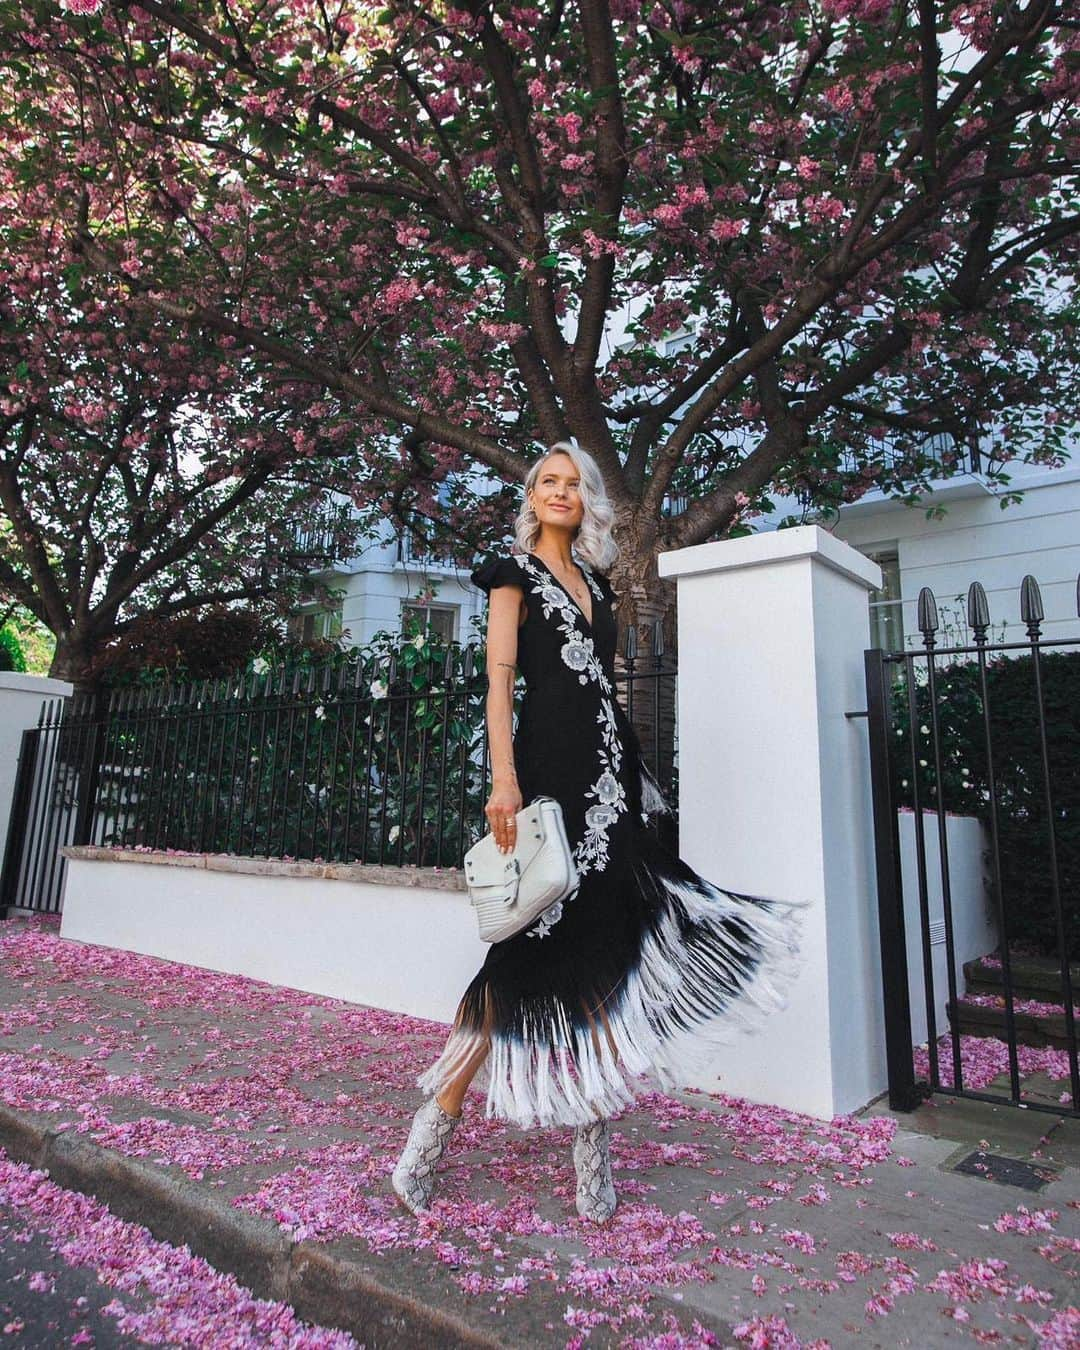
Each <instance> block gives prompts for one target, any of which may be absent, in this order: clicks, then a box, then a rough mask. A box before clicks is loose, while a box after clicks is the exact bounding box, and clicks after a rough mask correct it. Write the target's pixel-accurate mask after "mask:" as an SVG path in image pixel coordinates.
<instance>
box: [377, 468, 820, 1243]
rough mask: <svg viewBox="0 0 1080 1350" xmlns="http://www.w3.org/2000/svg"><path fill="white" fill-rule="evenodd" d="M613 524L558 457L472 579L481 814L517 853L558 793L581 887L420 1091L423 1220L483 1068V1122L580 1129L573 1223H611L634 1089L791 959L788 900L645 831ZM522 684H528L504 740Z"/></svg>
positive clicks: (491, 973) (656, 802) (406, 1165)
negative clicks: (483, 634) (721, 883)
mask: <svg viewBox="0 0 1080 1350" xmlns="http://www.w3.org/2000/svg"><path fill="white" fill-rule="evenodd" d="M612 517H613V511H612V508H611V505H610V503H609V501H608V499H607V495H606V492H605V490H604V484H603V479H602V478H601V476H600V472H599V470H598V468H597V466H596V463H595V461H594V460H593V458H592V457H591V456H590V455H589V454H587V453H586V452H585V451H583V450H581V449H580V448H578V447H577V446H576V445H567V444H564V443H560V444H558V445H556V446H554V447H552V449H551V450H550V451H549V452H548V453H547V454H546V455H545V456H544V457H543V458H542V459H541V460H540V461H538V462H537V463H536V464H534V465H533V467H532V469H531V470H530V472H529V475H528V477H527V478H526V480H525V503H524V504H523V507H522V510H521V512H520V514H519V517H518V521H517V528H516V542H517V545H518V548H519V550H520V551H519V552H518V553H516V554H513V555H511V556H509V557H505V558H500V559H497V560H495V561H493V562H489V563H486V564H485V565H484V566H482V567H479V568H478V569H477V570H476V571H475V572H474V573H473V577H472V579H473V581H474V582H475V583H476V584H477V585H478V586H480V587H481V588H482V589H483V590H485V591H486V592H488V593H489V595H490V603H489V615H488V632H487V670H488V694H487V709H486V711H487V720H488V733H489V744H490V747H491V763H492V779H493V786H492V791H491V796H490V798H489V799H488V803H487V806H486V808H485V815H486V816H487V820H488V823H489V825H490V827H491V830H492V832H493V833H494V835H495V838H496V842H497V844H498V846H499V848H500V849H501V850H502V851H503V852H510V851H512V850H513V848H514V846H515V824H516V822H515V814H516V813H517V812H518V811H519V810H521V808H522V806H523V805H524V804H525V803H527V802H530V801H531V800H532V799H533V798H534V797H536V796H537V795H538V794H541V793H546V794H548V795H549V796H552V797H554V798H556V799H557V800H558V801H559V803H560V804H561V806H562V809H563V816H564V819H565V822H566V832H567V838H568V840H569V842H570V846H571V849H572V851H573V854H574V859H575V862H576V864H577V870H578V877H579V882H578V886H577V888H576V890H575V891H574V892H573V893H572V894H571V895H570V896H569V897H568V898H567V899H565V900H563V901H561V902H559V903H558V904H556V905H553V906H552V907H551V908H550V909H548V910H547V911H546V912H545V913H544V914H543V915H542V916H541V918H540V920H539V921H538V922H537V923H536V924H534V926H533V927H532V928H530V929H529V930H528V931H526V932H522V933H518V934H516V935H515V936H514V937H512V938H509V939H508V940H506V941H505V942H499V943H496V944H493V945H492V947H491V948H490V949H489V951H488V955H487V959H486V960H485V962H484V965H483V968H482V969H481V970H480V972H479V974H478V975H477V976H476V978H475V979H474V980H473V981H472V983H471V984H470V985H469V987H468V988H467V989H466V991H465V994H464V996H463V997H462V1000H461V1003H460V1005H459V1007H458V1012H457V1017H456V1020H455V1023H454V1027H453V1030H452V1032H451V1034H450V1038H449V1040H448V1041H447V1044H446V1048H445V1049H444V1051H443V1053H442V1054H441V1056H440V1057H439V1059H438V1060H436V1062H435V1063H434V1064H433V1065H432V1066H431V1068H430V1069H428V1070H427V1072H426V1073H425V1074H423V1076H422V1077H421V1078H420V1079H419V1080H418V1081H419V1085H420V1087H422V1088H423V1089H424V1090H425V1091H426V1092H428V1093H430V1094H431V1095H430V1097H429V1098H428V1099H427V1100H426V1101H425V1102H424V1104H423V1105H422V1106H421V1107H420V1109H419V1110H418V1111H417V1113H416V1116H415V1118H414V1120H413V1123H412V1128H411V1130H410V1132H409V1138H408V1142H407V1143H406V1146H405V1151H404V1152H403V1154H402V1156H401V1158H400V1160H399V1162H398V1164H397V1166H396V1168H395V1169H394V1173H393V1187H394V1190H395V1192H396V1194H397V1195H398V1198H399V1199H400V1200H401V1201H402V1203H403V1204H404V1205H405V1206H406V1207H407V1208H408V1209H410V1210H411V1211H412V1212H413V1213H414V1214H415V1213H421V1212H423V1211H424V1210H426V1209H427V1208H428V1206H429V1204H430V1202H431V1198H432V1194H433V1192H434V1172H435V1167H436V1164H437V1163H438V1161H439V1158H440V1157H441V1156H442V1153H443V1150H444V1149H445V1147H446V1144H447V1142H448V1141H449V1139H450V1136H451V1135H452V1134H453V1132H454V1129H455V1127H456V1126H457V1123H458V1120H459V1119H460V1117H461V1110H462V1103H463V1101H464V1098H465V1094H466V1092H467V1090H468V1087H469V1084H470V1082H471V1081H472V1079H473V1077H474V1075H475V1074H476V1072H477V1070H478V1069H479V1068H480V1067H481V1065H482V1064H484V1063H485V1061H487V1071H488V1092H487V1114H488V1115H489V1116H498V1117H500V1118H502V1119H505V1120H509V1121H513V1122H514V1123H516V1124H518V1125H520V1126H522V1127H529V1126H532V1125H573V1126H575V1127H576V1128H575V1135H574V1150H573V1156H574V1166H575V1169H576V1172H577V1180H578V1186H577V1209H578V1212H579V1213H580V1214H581V1215H582V1216H583V1217H585V1218H589V1219H592V1220H594V1221H596V1222H604V1221H605V1220H606V1219H608V1218H609V1217H610V1216H611V1214H612V1213H613V1212H614V1210H615V1205H616V1200H615V1189H614V1186H613V1184H612V1179H611V1163H610V1159H609V1156H608V1138H609V1128H608V1118H609V1117H610V1116H611V1115H613V1114H615V1113H616V1112H618V1111H621V1110H622V1109H624V1108H625V1107H627V1106H628V1105H630V1104H631V1103H632V1102H633V1100H634V1088H633V1085H632V1084H633V1080H634V1079H635V1078H638V1077H639V1076H640V1075H641V1074H644V1073H650V1072H651V1073H655V1074H656V1076H657V1077H658V1078H659V1080H660V1082H661V1084H662V1085H664V1086H670V1085H671V1084H672V1083H675V1082H678V1081H679V1079H680V1078H682V1080H683V1081H684V1082H685V1081H686V1075H688V1073H689V1072H691V1071H692V1068H693V1065H694V1064H695V1063H699V1064H700V1063H706V1062H707V1061H708V1059H709V1057H710V1056H711V1055H713V1054H714V1053H715V1051H714V1046H715V1043H716V1041H717V1040H718V1039H720V1040H723V1041H726V1040H727V1039H728V1037H727V1035H726V1034H725V1030H726V1029H729V1028H730V1026H731V1024H732V1023H742V1024H744V1025H745V1024H746V1023H747V1021H748V1018H747V1014H748V1013H750V1012H756V1011H759V1010H762V1009H765V1008H767V1007H769V1006H777V1005H779V1003H780V998H779V996H778V994H777V992H776V989H775V988H774V986H773V984H772V983H771V982H770V974H772V973H775V970H776V968H777V967H778V966H779V965H783V964H785V962H786V960H787V959H789V958H790V957H791V955H792V954H793V953H794V945H793V925H792V924H791V922H790V919H788V918H786V917H785V913H786V910H787V904H786V903H785V902H782V901H775V900H768V899H764V898H762V897H755V896H748V895H740V894H737V893H734V892H731V891H723V890H720V889H719V888H718V887H716V886H714V885H712V884H711V883H710V882H708V881H705V880H703V879H702V878H701V877H699V876H698V875H697V874H696V873H695V872H693V871H692V870H691V869H690V868H689V867H688V866H687V865H686V864H685V863H684V862H682V860H681V859H679V858H677V857H675V856H673V855H672V854H671V853H669V852H668V851H666V850H665V849H664V848H663V846H662V845H661V844H660V842H659V839H658V837H657V834H656V832H655V830H654V829H653V828H651V827H650V823H649V818H650V816H653V815H655V814H657V813H658V812H669V810H670V808H669V807H668V806H667V804H666V803H665V801H664V799H663V797H662V795H661V793H660V791H659V789H658V787H657V785H656V782H655V780H654V779H653V777H652V775H651V774H650V773H649V771H648V769H647V768H646V766H645V764H644V762H643V760H642V756H641V750H640V746H639V744H638V740H637V736H636V735H635V732H634V729H633V726H632V724H631V723H630V721H629V720H628V718H627V717H626V714H625V713H624V712H623V709H622V706H621V705H620V703H619V700H618V698H617V697H616V695H615V690H614V686H613V676H614V659H615V618H614V614H613V612H612V605H613V603H614V601H615V594H614V592H613V591H612V589H611V587H610V585H609V584H608V581H607V579H606V577H605V576H604V575H603V572H604V570H606V569H607V568H608V567H609V566H610V564H611V561H612V559H613V558H614V557H615V556H617V554H618V548H617V546H616V544H615V543H614V541H613V539H612V537H611V521H612ZM575 552H576V555H577V557H576V559H575V556H574V554H575ZM515 669H520V671H521V673H522V674H523V675H524V677H525V685H526V688H525V695H524V699H523V701H522V705H521V711H520V716H519V722H518V729H517V735H516V737H514V738H513V739H512V715H513V713H512V709H513V688H514V679H515ZM720 1013H723V1014H725V1016H724V1018H723V1019H722V1021H721V1022H720V1023H717V1022H716V1021H715V1018H716V1015H717V1014H720ZM706 1023H711V1025H709V1026H706V1025H705V1024H706ZM690 1031H693V1032H695V1033H697V1034H696V1035H694V1036H692V1037H691V1036H688V1035H686V1034H685V1033H687V1032H690Z"/></svg>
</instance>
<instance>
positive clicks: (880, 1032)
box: [658, 525, 888, 1119]
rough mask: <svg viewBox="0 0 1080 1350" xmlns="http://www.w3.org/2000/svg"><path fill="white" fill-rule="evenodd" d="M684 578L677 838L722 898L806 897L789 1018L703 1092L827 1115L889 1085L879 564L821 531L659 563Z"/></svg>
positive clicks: (789, 533) (724, 1062) (723, 1063)
mask: <svg viewBox="0 0 1080 1350" xmlns="http://www.w3.org/2000/svg"><path fill="white" fill-rule="evenodd" d="M658 564H659V571H660V575H661V576H674V577H677V578H678V606H679V608H678V623H679V643H678V650H679V674H678V689H679V837H680V842H681V848H680V851H681V853H682V856H683V857H684V858H685V860H686V861H687V862H688V863H689V864H690V866H691V867H693V868H694V869H695V870H696V871H697V872H698V873H700V875H701V876H702V877H704V878H705V879H707V880H709V881H711V882H713V883H714V884H716V885H717V886H720V887H722V888H726V889H729V890H732V891H741V892H745V893H750V894H757V895H762V896H773V897H776V898H779V899H791V900H795V901H803V902H804V904H805V907H804V908H803V909H801V910H800V911H798V912H797V914H793V915H792V921H793V922H799V925H800V956H801V969H800V970H799V971H798V972H797V973H796V975H795V977H794V978H793V979H792V980H790V981H789V983H788V985H787V989H786V993H787V999H788V1006H787V1007H786V1008H785V1009H783V1010H782V1011H779V1012H774V1013H772V1014H770V1015H769V1017H768V1019H767V1021H766V1022H765V1023H764V1025H763V1026H762V1027H761V1029H760V1031H759V1032H758V1034H756V1035H755V1036H753V1037H752V1038H750V1037H745V1038H740V1039H739V1041H738V1042H737V1043H735V1044H733V1045H732V1047H731V1049H730V1050H728V1052H727V1053H726V1054H724V1055H723V1056H722V1057H718V1058H717V1060H716V1062H715V1063H714V1064H712V1065H709V1066H708V1067H707V1068H706V1069H705V1070H704V1071H703V1072H702V1073H701V1074H700V1075H698V1076H697V1077H696V1080H695V1082H694V1083H693V1084H692V1086H695V1087H701V1088H705V1089H707V1090H710V1091H717V1090H720V1091H722V1092H729V1093H733V1094H736V1095H738V1096H742V1097H748V1098H750V1099H752V1100H755V1101H761V1102H767V1103H769V1104H771V1105H777V1106H783V1107H787V1108H789V1109H791V1110H796V1111H805V1112H807V1113H809V1114H811V1115H814V1116H818V1117H824V1118H825V1119H829V1118H831V1117H832V1116H834V1115H838V1114H842V1113H844V1112H847V1111H851V1110H856V1109H858V1108H859V1107H861V1106H863V1105H865V1104H866V1103H867V1102H868V1101H870V1100H871V1098H873V1097H875V1096H877V1095H878V1093H880V1092H881V1091H883V1090H884V1088H885V1087H886V1085H887V1081H888V1080H887V1074H886V1064H885V1034H884V1022H883V1011H882V1005H881V966H880V953H879V945H878V931H877V915H876V912H875V905H874V859H873V829H872V817H871V810H870V785H869V754H868V750H867V743H866V731H865V729H864V726H863V722H864V721H865V719H864V718H850V717H848V716H847V715H846V714H848V713H849V712H859V711H862V710H864V709H865V707H866V703H865V699H866V691H865V685H864V678H863V652H864V651H865V649H866V648H867V647H868V646H869V645H870V614H869V606H868V602H867V601H868V593H869V591H870V590H871V589H872V588H873V587H875V586H878V585H880V584H881V569H880V568H879V567H878V566H877V565H876V564H875V563H872V562H871V561H870V560H869V559H868V558H866V557H865V556H864V555H863V554H861V553H858V552H857V551H856V550H855V549H853V548H851V547H850V546H849V545H847V544H845V543H843V542H841V541H840V540H838V539H836V538H834V537H833V536H832V535H830V534H828V533H827V532H826V531H824V530H822V529H820V528H819V527H817V526H812V525H810V526H801V527H796V528H794V529H788V530H777V531H775V532H772V533H768V534H758V535H748V536H745V537H743V538H740V539H731V540H725V541H723V542H717V543H710V544H697V545H693V546H691V547H689V548H683V549H678V550H676V551H673V552H669V553H661V554H660V556H659V559H658Z"/></svg>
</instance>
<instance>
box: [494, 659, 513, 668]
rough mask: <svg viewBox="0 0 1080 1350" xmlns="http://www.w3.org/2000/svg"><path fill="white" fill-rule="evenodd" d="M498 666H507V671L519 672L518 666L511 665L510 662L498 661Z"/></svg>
mask: <svg viewBox="0 0 1080 1350" xmlns="http://www.w3.org/2000/svg"><path fill="white" fill-rule="evenodd" d="M495 664H496V665H497V666H505V667H506V669H507V670H517V666H514V665H511V664H510V662H509V661H496V662H495Z"/></svg>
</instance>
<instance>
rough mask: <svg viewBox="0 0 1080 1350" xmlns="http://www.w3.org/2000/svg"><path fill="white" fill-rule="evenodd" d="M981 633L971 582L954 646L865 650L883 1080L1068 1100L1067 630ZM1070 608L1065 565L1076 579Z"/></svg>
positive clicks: (1072, 986) (1073, 746)
mask: <svg viewBox="0 0 1080 1350" xmlns="http://www.w3.org/2000/svg"><path fill="white" fill-rule="evenodd" d="M1020 613H1021V618H1022V621H1023V623H1024V625H1025V627H1026V630H1027V637H1026V640H1023V641H1017V642H1005V641H1000V642H991V641H990V640H989V637H988V633H989V629H990V613H989V606H988V604H987V598H986V594H985V591H984V590H983V587H982V586H981V585H979V583H978V582H975V583H973V584H972V586H971V588H970V590H969V592H968V597H967V622H968V626H969V628H970V630H971V634H972V640H971V642H970V643H969V644H967V645H941V646H939V645H938V632H939V629H940V620H939V614H938V608H937V604H936V602H935V599H934V596H933V594H932V592H931V591H929V590H928V589H924V590H923V591H922V592H921V594H920V596H919V602H918V628H919V631H920V633H921V636H922V646H921V648H920V649H913V650H910V651H904V652H888V653H886V652H882V651H878V650H875V651H868V652H867V653H866V682H867V698H868V710H869V723H870V751H871V778H872V788H873V803H874V830H875V843H876V853H877V889H878V906H879V917H880V930H881V960H882V974H883V984H884V996H885V1023H886V1041H887V1052H888V1064H889V1093H890V1101H891V1103H892V1105H893V1106H894V1107H895V1108H897V1109H902V1110H906V1109H910V1108H911V1107H912V1106H914V1105H915V1104H916V1103H917V1102H918V1101H919V1100H920V1099H921V1098H922V1097H923V1096H925V1095H927V1094H928V1093H931V1092H935V1093H937V1092H940V1093H950V1094H954V1095H958V1096H966V1097H977V1098H982V1099H985V1100H990V1101H999V1102H1000V1101H1007V1102H1012V1103H1013V1104H1015V1105H1018V1106H1025V1107H1029V1108H1032V1109H1036V1110H1052V1111H1057V1112H1066V1113H1072V1114H1080V1071H1078V1064H1077V1019H1078V1016H1080V1014H1078V1012H1077V1010H1076V1008H1075V1002H1074V1000H1075V998H1076V995H1077V993H1078V992H1080V965H1078V964H1077V962H1078V960H1080V637H1072V638H1057V637H1054V638H1046V637H1044V636H1043V626H1044V612H1043V604H1042V597H1041V595H1040V591H1039V586H1038V584H1037V582H1036V581H1035V579H1034V578H1033V577H1030V576H1029V577H1025V578H1024V581H1023V584H1022V586H1021V589H1020ZM1077 614H1078V615H1080V580H1078V582H1077Z"/></svg>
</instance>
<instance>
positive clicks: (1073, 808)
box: [894, 652, 1080, 958]
mask: <svg viewBox="0 0 1080 1350" xmlns="http://www.w3.org/2000/svg"><path fill="white" fill-rule="evenodd" d="M1039 666H1040V673H1041V679H1042V687H1043V700H1044V705H1045V715H1046V737H1045V740H1046V761H1047V765H1048V768H1049V788H1050V802H1049V804H1048V802H1047V777H1048V776H1047V773H1046V772H1045V770H1044V764H1043V745H1042V739H1041V738H1040V735H1039V724H1038V716H1037V711H1038V704H1037V695H1036V684H1035V669H1034V661H1033V658H1032V657H1030V656H1021V657H1015V658H1006V657H996V658H993V659H991V660H989V661H988V662H987V664H986V698H985V705H984V699H983V693H982V679H981V677H980V672H979V667H978V664H977V663H976V662H964V663H962V664H955V665H947V666H941V667H940V668H938V667H937V666H935V695H936V706H937V718H938V745H937V754H936V755H935V752H934V751H935V747H934V743H933V736H932V734H931V731H932V723H931V720H930V706H931V705H930V687H929V682H928V681H927V680H925V679H924V678H922V677H923V674H924V672H925V663H924V662H923V661H917V662H916V669H917V672H918V676H919V678H918V680H917V684H916V687H915V690H914V705H915V707H914V712H915V718H914V726H913V725H912V717H911V698H910V696H909V692H908V689H907V686H906V684H904V683H900V684H898V685H897V687H896V692H895V695H894V715H895V734H896V748H897V752H898V753H897V754H896V755H895V757H894V764H895V766H896V780H897V781H896V787H897V793H898V800H899V801H900V802H901V804H903V805H905V806H914V804H915V789H916V787H917V789H918V794H919V800H920V805H921V806H922V807H924V808H926V807H934V808H936V807H937V804H938V799H939V794H940V797H941V800H942V801H943V802H944V807H945V810H946V811H949V812H954V813H956V814H959V815H974V816H978V817H979V818H981V819H982V820H984V821H986V822H987V824H988V825H989V824H990V821H991V791H990V788H991V782H990V767H991V757H992V762H993V786H994V790H995V792H996V794H997V820H998V850H999V857H1000V862H1001V885H1002V897H1003V900H1004V905H1005V915H1006V925H1007V929H1008V939H1009V941H1010V942H1013V941H1015V940H1017V939H1021V940H1026V941H1030V942H1033V943H1035V944H1036V945H1037V946H1038V947H1039V948H1040V949H1041V950H1042V951H1044V952H1046V953H1048V954H1056V953H1057V951H1058V930H1057V917H1056V910H1055V905H1054V879H1053V861H1054V855H1053V852H1052V849H1051V842H1053V844H1054V847H1055V849H1056V862H1057V872H1058V883H1059V892H1060V895H1061V900H1062V910H1063V916H1064V924H1065V942H1066V947H1067V948H1068V950H1069V951H1070V955H1071V956H1072V957H1074V958H1076V957H1080V652H1050V653H1046V654H1043V655H1042V656H1041V657H1040V661H1039ZM986 714H988V720H989V728H990V740H989V744H990V755H988V754H987V737H986V721H987V716H986ZM913 733H914V734H913ZM913 744H914V754H913V753H912V746H913ZM939 763H940V774H939ZM1051 808H1052V811H1053V815H1052V817H1051V814H1050V811H1051ZM1051 820H1052V822H1053V835H1052V838H1051Z"/></svg>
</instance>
